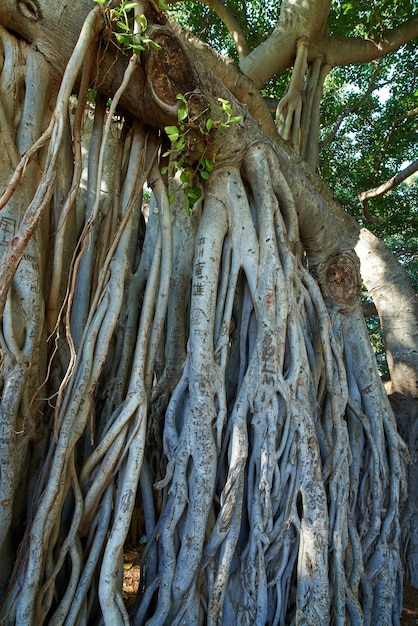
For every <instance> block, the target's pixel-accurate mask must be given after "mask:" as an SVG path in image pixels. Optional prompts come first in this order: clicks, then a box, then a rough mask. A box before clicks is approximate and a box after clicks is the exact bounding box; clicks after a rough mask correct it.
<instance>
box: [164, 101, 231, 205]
mask: <svg viewBox="0 0 418 626" xmlns="http://www.w3.org/2000/svg"><path fill="white" fill-rule="evenodd" d="M176 98H177V100H179V101H180V106H179V108H178V111H177V121H178V125H176V126H165V128H164V130H165V132H166V133H167V136H168V138H169V140H170V142H171V148H170V150H167V151H166V152H165V153H164V154H163V156H164V157H170V156H172V157H173V159H172V161H171V163H170V165H165V166H163V167H162V168H161V173H162V174H163V175H164V174H167V172H168V171H169V169H170V167H171V174H175V173H176V172H180V181H181V183H182V184H181V187H180V189H182V190H183V193H184V195H185V196H186V202H185V211H186V214H187V215H190V211H191V208H192V206H193V205H194V204H195V203H196V202H197V201H198V200H199V199H200V198H201V196H202V190H201V188H200V187H198V186H195V185H194V184H193V181H194V180H195V177H196V175H197V174H198V175H199V176H200V177H201V178H202V179H203V180H208V179H209V176H210V174H211V172H212V171H213V168H214V165H215V159H216V153H215V152H213V153H212V154H210V155H209V154H208V150H207V148H208V146H207V137H208V136H209V135H210V134H211V133H212V132H213V131H216V132H217V133H218V134H219V135H223V134H224V130H225V129H228V128H230V125H231V124H233V123H237V122H239V121H241V119H242V116H241V115H236V116H234V115H233V111H232V107H231V104H230V102H229V101H228V100H225V99H224V98H218V101H219V103H220V106H219V112H220V113H221V114H222V115H223V117H224V119H218V120H214V119H213V118H211V117H207V116H206V115H205V114H206V113H207V112H208V111H209V107H206V108H205V109H203V111H201V112H200V113H199V114H198V115H196V116H194V117H191V116H190V111H189V103H188V101H187V98H186V97H185V96H184V95H183V94H181V93H179V94H177V96H176ZM225 116H226V118H225ZM196 129H198V131H199V133H200V134H201V136H202V138H203V139H204V142H203V143H204V144H206V145H199V146H198V151H199V153H200V156H199V158H198V159H197V161H195V163H193V165H187V163H186V161H187V153H188V151H189V150H190V149H191V148H194V147H195V145H196V142H197V140H196V137H195V135H194V133H193V131H195V130H196ZM175 193H176V192H172V193H171V194H170V196H169V201H170V203H172V202H173V201H174V196H175Z"/></svg>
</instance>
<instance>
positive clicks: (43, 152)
mask: <svg viewBox="0 0 418 626" xmlns="http://www.w3.org/2000/svg"><path fill="white" fill-rule="evenodd" d="M205 4H206V2H205ZM208 4H209V5H211V6H212V7H213V8H214V9H215V10H217V11H218V12H220V13H221V14H222V15H221V17H223V19H225V21H226V24H227V27H228V28H229V30H230V32H231V33H232V34H233V36H234V39H235V41H236V43H237V47H238V50H239V54H240V59H241V60H240V62H239V64H238V63H235V62H231V61H230V60H229V59H227V58H225V57H223V56H220V55H218V54H217V53H215V52H214V51H213V50H212V49H211V48H210V47H208V46H207V45H205V44H204V43H203V42H202V41H200V40H199V39H198V38H196V37H195V36H193V35H192V34H191V33H190V32H188V31H187V30H185V29H184V28H183V27H181V26H180V25H179V24H178V23H176V22H175V21H174V20H173V19H171V18H170V17H169V12H167V11H166V7H164V10H163V9H162V8H161V7H160V6H159V5H158V3H157V2H154V1H152V0H150V1H145V0H144V1H142V0H136V1H133V2H131V3H126V2H125V3H123V4H122V5H119V4H118V3H116V2H113V3H112V2H109V3H107V2H96V3H94V2H92V1H91V0H76V1H73V2H64V1H63V0H55V2H52V0H2V3H1V6H0V50H1V54H0V68H1V74H0V93H1V102H0V142H1V152H0V160H1V161H0V162H1V168H0V181H1V188H0V193H1V194H2V196H1V199H0V206H1V211H0V244H1V246H0V253H1V261H0V275H1V278H0V312H1V316H2V321H1V332H0V350H1V352H0V363H1V387H0V389H1V405H0V416H1V417H0V419H1V421H0V424H1V437H0V458H1V470H0V471H1V473H0V479H1V484H0V502H1V507H0V529H1V542H0V564H1V566H0V578H1V589H2V603H1V607H0V622H1V623H2V624H8V625H9V624H16V625H18V626H23V625H35V624H36V625H41V624H54V625H55V624H66V625H70V624H102V623H103V624H108V625H112V626H116V625H119V624H137V625H140V624H149V625H153V626H157V625H158V626H161V625H163V624H167V625H172V624H173V625H174V624H186V625H192V624H213V625H215V624H224V625H229V624H260V625H262V624H299V625H302V624H306V625H308V626H314V625H321V626H323V625H324V624H341V625H342V624H353V625H354V624H356V625H357V624H382V625H383V624H391V623H394V624H397V623H399V619H400V612H401V606H402V585H403V564H402V545H403V541H404V535H405V532H403V531H402V532H401V529H402V528H404V527H403V526H401V518H402V515H403V514H404V511H407V510H408V508H407V507H408V505H407V491H408V490H407V483H406V478H407V468H406V463H407V461H408V451H407V446H406V445H405V444H404V443H403V440H402V439H401V437H400V436H399V434H398V431H397V426H396V420H395V417H394V414H393V412H392V409H391V407H390V404H389V402H388V399H387V394H386V391H385V389H384V387H383V385H382V383H381V381H380V376H379V372H378V369H377V365H376V360H375V357H374V354H373V351H372V348H371V346H370V342H369V337H368V332H367V328H366V324H365V321H364V317H363V314H362V310H361V302H360V291H361V277H360V262H359V257H358V256H357V254H356V253H355V252H354V247H355V246H356V245H357V243H358V242H359V241H360V242H361V243H362V245H363V248H361V249H362V250H363V256H367V254H368V252H370V245H369V244H368V241H367V240H366V239H367V238H366V239H365V235H364V234H363V236H361V234H360V229H359V227H358V226H357V224H356V223H355V222H354V221H353V220H352V219H351V218H349V217H348V216H346V215H345V214H344V213H343V212H342V210H341V209H340V207H339V206H338V205H337V203H336V202H335V200H334V199H333V197H332V194H331V193H330V192H329V191H328V190H327V189H326V187H325V185H324V184H323V183H322V182H321V180H320V178H319V177H318V175H317V173H316V168H317V164H318V127H319V103H320V100H321V93H322V86H323V83H324V80H325V78H326V76H327V74H328V73H329V72H330V71H332V69H331V68H332V67H333V66H336V65H341V64H347V63H362V62H366V61H369V60H371V59H374V58H377V57H379V56H383V55H385V54H387V53H389V52H391V51H392V50H396V49H397V48H398V47H399V46H400V45H402V44H403V43H405V42H406V41H409V40H410V39H411V38H412V37H414V36H416V35H417V33H418V27H417V23H416V20H417V18H415V20H412V21H410V22H407V23H404V24H399V26H398V27H397V28H395V29H393V31H390V33H386V36H385V38H382V39H381V40H379V39H376V40H375V41H373V40H362V39H349V38H347V40H345V39H344V38H336V37H333V36H332V34H329V33H328V31H327V17H328V13H329V10H330V4H331V3H330V2H328V1H325V2H324V1H322V0H321V1H320V0H309V2H300V1H299V0H298V1H297V2H291V1H290V0H283V1H282V3H281V10H280V18H279V21H278V23H277V26H276V28H275V29H274V31H273V32H272V34H271V36H270V37H269V38H268V39H267V40H265V41H264V42H263V43H261V44H260V45H259V46H258V47H257V48H255V49H253V50H250V49H248V46H247V45H246V41H245V37H244V35H243V32H242V30H241V29H240V28H239V26H238V23H237V21H236V20H235V19H234V18H233V16H232V14H230V13H228V12H227V7H226V4H222V5H221V3H217V2H208ZM218 4H219V6H218ZM223 10H224V13H225V14H224V13H222V11H223ZM292 66H293V72H292V76H291V79H290V83H289V88H288V91H287V93H286V95H285V96H284V97H283V99H282V101H281V102H280V105H279V108H278V111H277V117H276V120H275V119H274V116H272V114H271V112H270V111H269V110H268V108H267V106H266V104H265V101H264V100H263V98H262V97H261V96H260V95H259V92H258V91H257V90H258V89H259V88H260V87H261V86H262V85H263V84H264V83H265V82H266V81H267V80H268V79H269V78H270V77H271V76H272V75H274V74H275V73H277V72H279V71H281V70H282V69H283V68H287V67H292ZM364 250H366V252H364ZM359 255H360V258H361V250H360V252H359ZM362 263H363V260H362ZM370 280H371V282H372V283H373V273H372V276H371V278H370ZM408 298H409V299H408ZM377 300H379V298H377ZM406 300H407V301H408V302H409V304H408V306H409V308H408V306H407V305H405V306H404V304H403V301H402V299H401V298H400V299H399V300H397V303H396V307H397V311H396V315H397V316H398V317H399V318H402V319H405V315H409V316H410V318H411V319H416V318H414V315H416V301H415V300H414V299H413V296H411V297H409V296H406ZM376 304H377V306H378V305H379V302H378V301H376ZM414 307H415V308H414ZM378 308H379V306H378ZM405 311H407V313H405ZM395 317H396V316H395ZM393 319H394V311H393V310H392V314H390V312H389V313H388V314H387V320H388V322H387V327H388V328H392V332H391V333H390V334H389V335H390V336H389V337H388V346H389V347H390V346H391V349H392V355H393V358H392V360H391V361H390V363H389V365H390V367H391V370H392V372H391V373H393V377H392V378H393V380H394V381H395V383H396V385H397V389H398V390H401V391H402V393H406V394H409V396H414V395H416V393H417V385H418V383H417V377H416V371H417V368H416V365H417V351H416V335H415V338H414V335H413V334H411V333H410V332H409V330H408V329H410V328H411V326H410V325H409V326H408V327H407V330H406V331H405V328H404V335H403V337H405V336H408V337H410V339H411V342H412V343H410V344H409V348H411V346H412V348H411V349H409V348H408V354H406V353H407V351H406V350H404V351H403V352H402V350H403V348H402V345H403V343H402V337H400V336H399V334H397V332H396V328H395V326H396V325H395V326H394V327H391V326H390V323H389V321H390V320H392V321H393ZM408 332H409V334H408ZM414 341H415V344H413V342H414ZM400 354H401V355H402V356H399V355H400ZM411 372H412V374H411ZM134 523H135V524H140V525H141V528H142V530H141V533H142V535H143V538H144V543H145V545H144V549H143V554H142V565H141V576H140V582H139V588H138V591H137V595H136V599H135V602H134V604H133V605H132V606H129V607H127V606H126V605H125V604H124V602H123V596H122V584H123V572H124V563H123V551H124V545H125V543H126V541H127V537H128V535H129V532H130V529H131V528H132V525H133V524H134Z"/></svg>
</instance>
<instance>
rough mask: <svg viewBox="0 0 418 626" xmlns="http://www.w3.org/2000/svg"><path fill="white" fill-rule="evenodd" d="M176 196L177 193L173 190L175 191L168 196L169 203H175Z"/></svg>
mask: <svg viewBox="0 0 418 626" xmlns="http://www.w3.org/2000/svg"><path fill="white" fill-rule="evenodd" d="M174 196H175V193H174V191H173V192H172V193H170V195H169V196H168V203H169V204H173V202H174Z"/></svg>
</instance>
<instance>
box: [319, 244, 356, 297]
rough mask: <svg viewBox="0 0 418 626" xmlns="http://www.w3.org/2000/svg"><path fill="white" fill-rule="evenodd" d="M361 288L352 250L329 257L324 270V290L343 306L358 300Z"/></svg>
mask: <svg viewBox="0 0 418 626" xmlns="http://www.w3.org/2000/svg"><path fill="white" fill-rule="evenodd" d="M360 290H361V280H360V272H359V262H358V260H357V258H356V256H355V254H354V252H351V251H347V252H343V253H342V254H339V255H338V256H336V257H334V258H333V259H331V261H330V263H329V265H328V267H327V268H326V271H325V291H326V294H327V295H328V296H330V297H331V298H332V299H333V300H335V301H336V302H338V303H339V304H343V305H344V306H345V307H351V306H354V305H355V304H356V302H358V300H359V297H360Z"/></svg>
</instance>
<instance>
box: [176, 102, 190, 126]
mask: <svg viewBox="0 0 418 626" xmlns="http://www.w3.org/2000/svg"><path fill="white" fill-rule="evenodd" d="M188 115H189V110H188V107H187V106H185V107H180V109H179V110H178V111H177V119H178V121H179V122H182V121H183V120H185V119H186V117H187V116H188Z"/></svg>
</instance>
